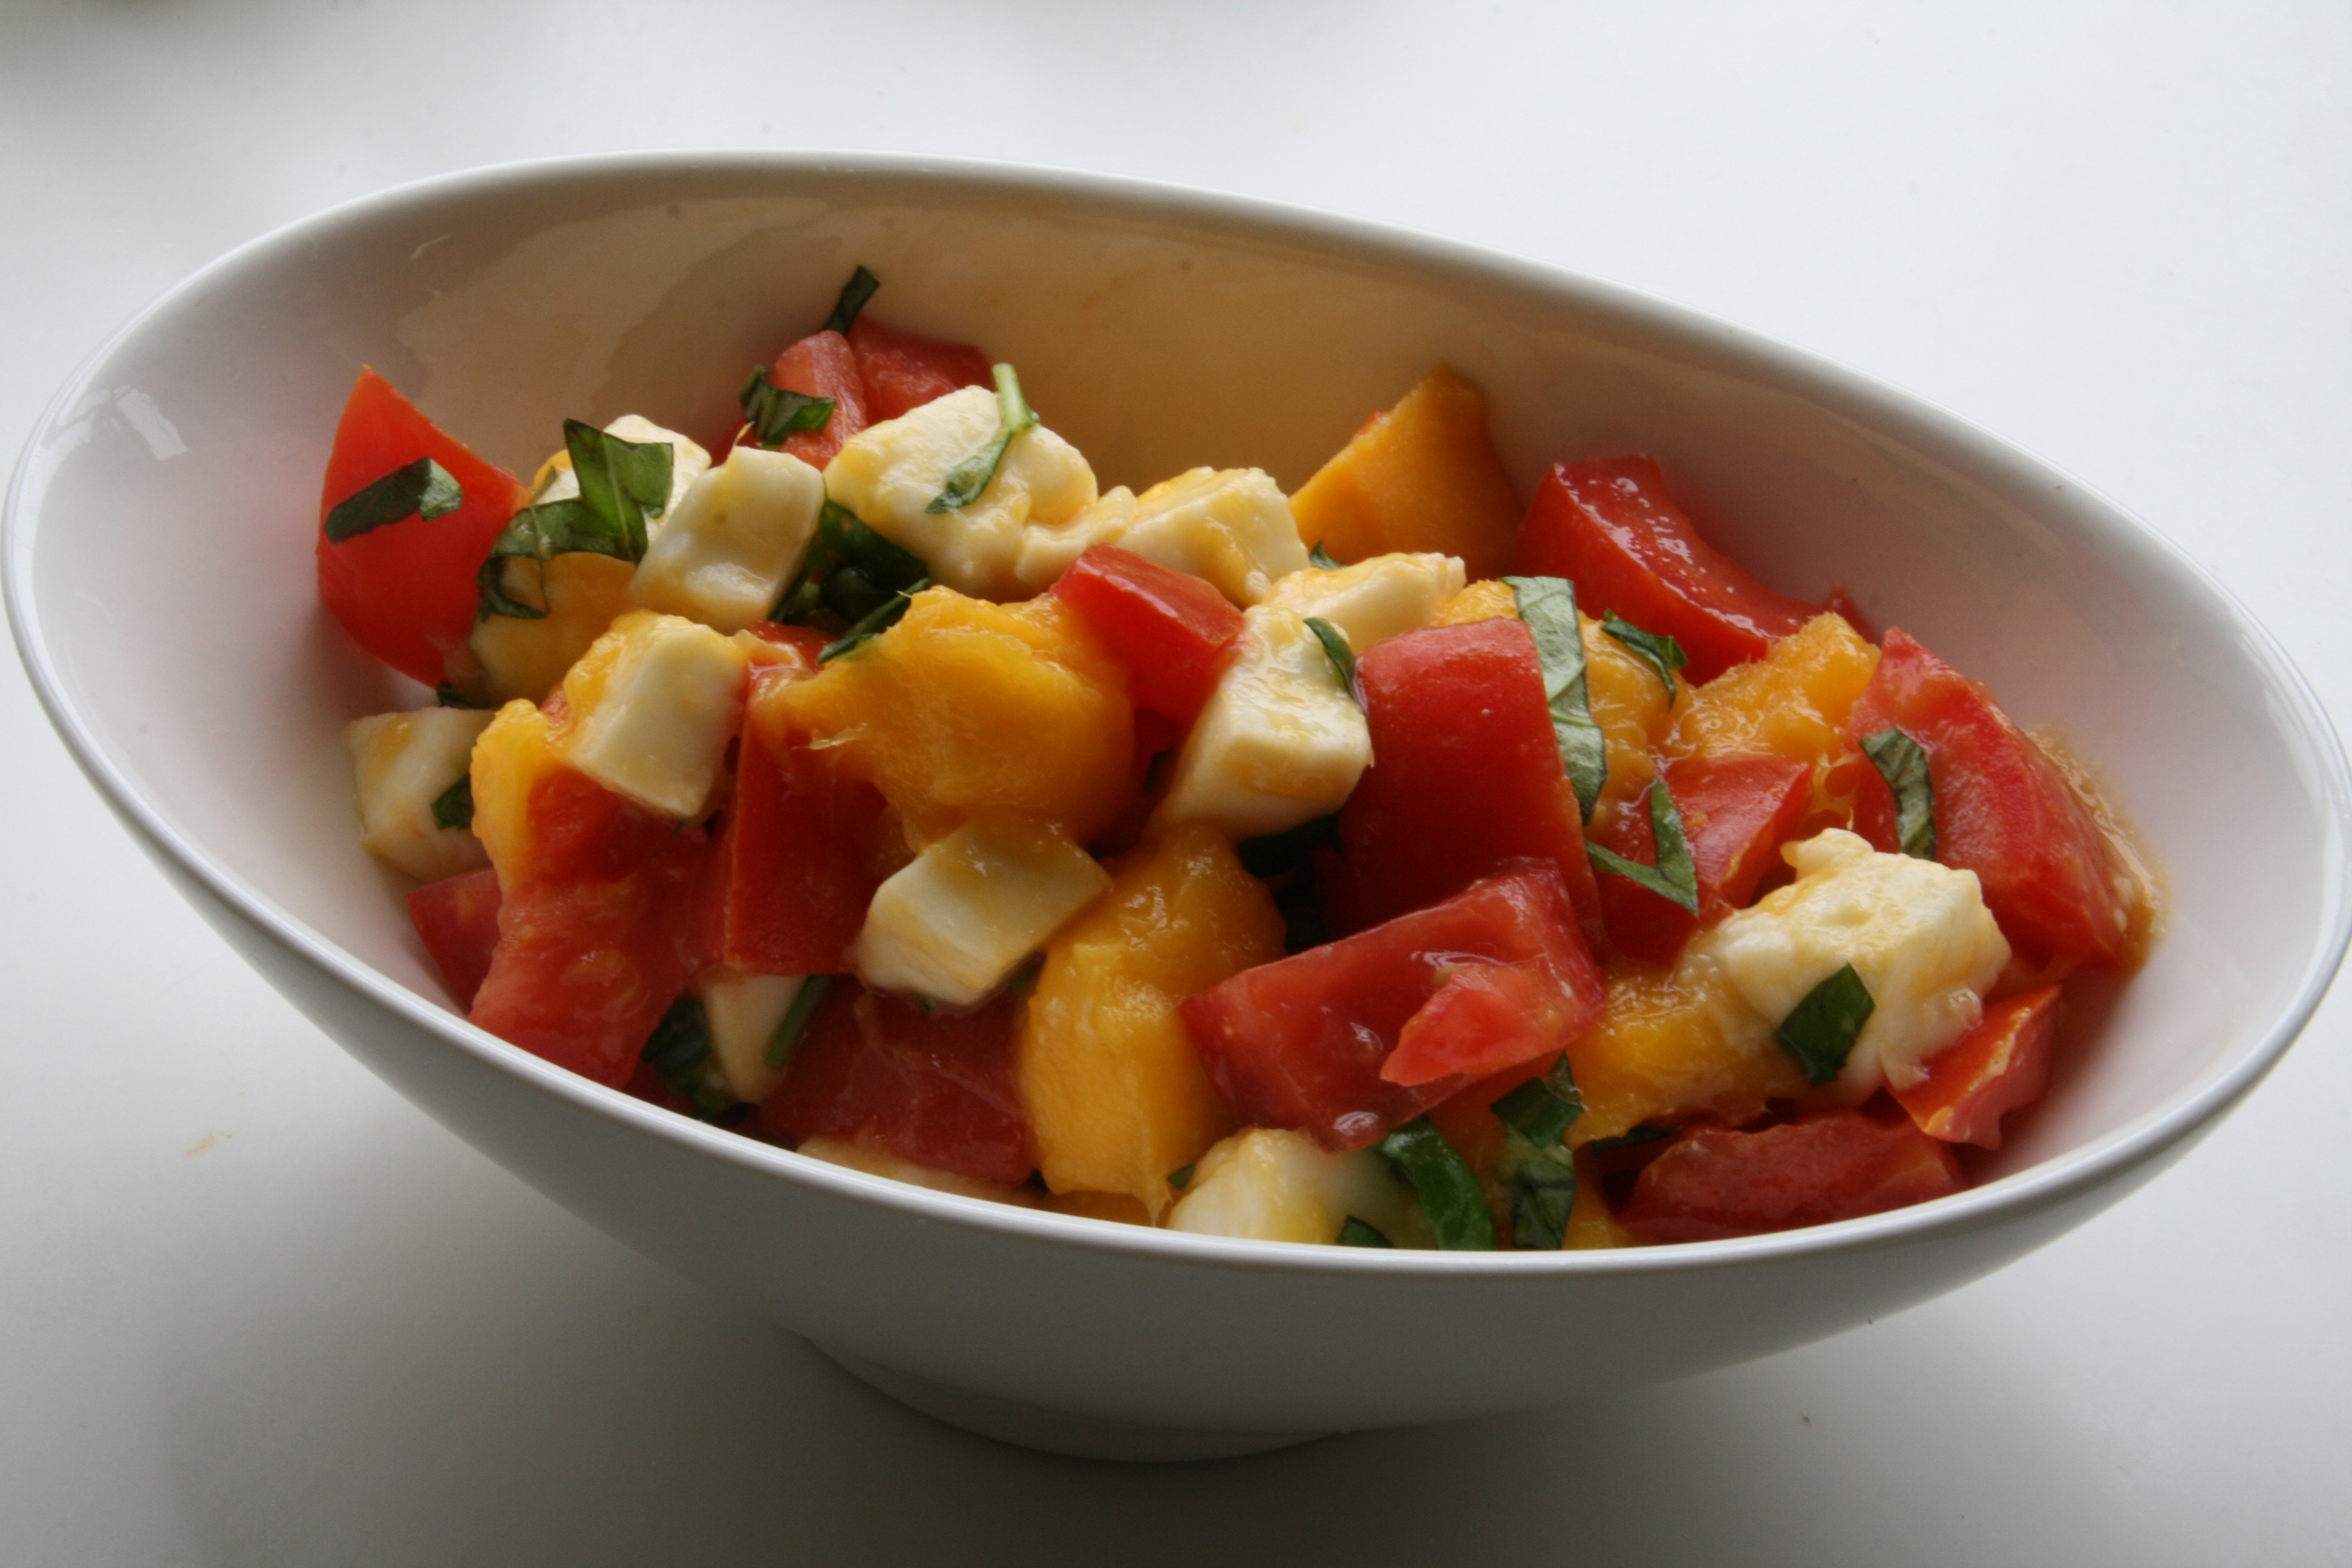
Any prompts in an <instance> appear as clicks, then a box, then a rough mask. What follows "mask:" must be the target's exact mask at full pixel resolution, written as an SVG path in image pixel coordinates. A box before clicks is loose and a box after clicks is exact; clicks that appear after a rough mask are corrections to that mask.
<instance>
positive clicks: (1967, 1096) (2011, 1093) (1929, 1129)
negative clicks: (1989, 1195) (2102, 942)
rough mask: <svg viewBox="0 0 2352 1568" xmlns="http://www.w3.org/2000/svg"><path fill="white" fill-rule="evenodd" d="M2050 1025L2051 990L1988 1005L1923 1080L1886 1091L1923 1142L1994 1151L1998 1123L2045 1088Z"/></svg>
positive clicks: (2053, 1017)
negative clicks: (1980, 1018) (1924, 1136)
mask: <svg viewBox="0 0 2352 1568" xmlns="http://www.w3.org/2000/svg"><path fill="white" fill-rule="evenodd" d="M2057 1026H2058V987H2056V986H2055V985H2044V986H2041V987H2039V988H2037V989H2035V990H2032V991H2026V992H2021V993H2020V994H2017V995H2015V996H2011V997H2007V998H2004V999H2003V1000H2001V1001H1999V1002H1994V1003H1991V1004H1990V1005H1987V1006H1986V1008H1985V1012H1984V1018H1983V1021H1982V1022H1980V1023H1979V1024H1978V1025H1977V1026H1976V1027H1975V1028H1973V1029H1970V1030H1969V1032H1968V1033H1967V1034H1965V1035H1962V1036H1961V1037H1959V1038H1958V1039H1957V1040H1954V1041H1953V1042H1952V1043H1951V1044H1950V1045H1948V1046H1946V1047H1944V1048H1943V1049H1942V1050H1940V1051H1938V1052H1937V1053H1936V1055H1935V1056H1934V1057H1933V1058H1930V1059H1929V1061H1928V1062H1927V1077H1926V1078H1924V1079H1920V1080H1919V1081H1918V1082H1917V1083H1915V1084H1913V1085H1912V1086H1911V1087H1910V1088H1908V1089H1889V1090H1888V1092H1889V1093H1891V1094H1893V1095H1894V1097H1895V1103H1896V1104H1897V1105H1900V1106H1901V1107H1902V1108H1903V1109H1904V1110H1905V1112H1906V1113H1907V1114H1908V1115H1909V1116H1910V1118H1911V1120H1912V1121H1913V1122H1914V1123H1915V1124H1916V1125H1917V1127H1918V1129H1919V1131H1922V1132H1925V1133H1927V1134H1928V1135H1929V1136H1930V1137H1934V1138H1940V1139H1942V1140H1943V1141H1944V1142H1947V1143H1973V1144H1975V1145H1976V1146H1977V1147H1978V1148H1979V1149H1998V1148H2000V1119H2001V1117H2002V1116H2003V1115H2005V1114H2007V1113H2008V1112H2010V1111H2011V1110H2017V1109H2018V1108H2019V1107H2020V1106H2025V1105H2031V1104H2032V1103H2033V1102H2034V1101H2035V1100H2039V1099H2041V1098H2042V1090H2043V1089H2047V1088H2048V1087H2049V1086H2050V1050H2051V1046H2052V1043H2053V1041H2054V1040H2055V1039H2056V1037H2057Z"/></svg>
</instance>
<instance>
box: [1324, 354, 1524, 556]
mask: <svg viewBox="0 0 2352 1568" xmlns="http://www.w3.org/2000/svg"><path fill="white" fill-rule="evenodd" d="M1524 510H1526V509H1525V508H1523V507H1522V506H1520V504H1519V498H1518V493H1517V491H1516V490H1514V489H1512V488H1511V477H1510V476H1509V475H1508V474H1507V473H1505V472H1504V471H1503V459H1502V458H1499V457H1497V456H1496V452H1495V439H1494V437H1493V436H1492V435H1490V434H1489V433H1488V431H1487V428H1486V394H1485V393H1482V392H1480V391H1479V390H1478V389H1477V388H1476V387H1475V386H1473V385H1471V384H1470V383H1468V382H1466V381H1465V380H1463V379H1462V377H1461V376H1460V375H1458V374H1455V373H1454V370H1453V368H1452V367H1451V366H1448V365H1442V364H1441V365H1439V366H1438V367H1437V368H1436V369H1435V370H1433V371H1431V372H1430V373H1429V374H1427V375H1425V376H1423V378H1422V381H1421V384H1420V385H1418V386H1416V387H1414V388H1413V389H1412V391H1411V392H1408V393H1406V394H1405V395H1404V396H1403V398H1402V400H1401V401H1399V402H1398V404H1397V405H1396V406H1395V407H1394V408H1391V409H1390V410H1389V411H1388V412H1387V413H1386V414H1381V415H1376V416H1373V418H1372V421H1371V422H1370V424H1368V425H1366V426H1364V427H1363V428H1362V429H1360V430H1359V431H1357V432H1356V436H1355V438H1354V439H1353V440H1351V441H1349V443H1348V444H1347V445H1346V446H1345V447H1341V448H1340V449H1339V453H1338V455H1337V456H1335V457H1334V458H1332V459H1331V460H1330V461H1329V462H1328V463H1326V464H1324V465H1323V467H1322V468H1319V469H1318V470H1316V474H1315V477H1314V478H1313V479H1308V480H1307V483H1306V484H1305V485H1304V486H1302V487H1301V488H1300V489H1299V491H1298V493H1297V494H1296V495H1294V496H1292V497H1291V498H1290V513H1291V515H1292V516H1293V517H1295V518H1297V520H1298V537H1299V538H1301V539H1303V540H1306V541H1307V542H1308V543H1310V544H1313V543H1317V542H1320V543H1321V544H1322V546H1323V548H1324V549H1325V550H1327V551H1328V552H1330V553H1331V554H1332V555H1334V556H1336V557H1338V558H1339V560H1341V561H1363V560H1366V559H1369V558H1370V557H1371V556H1374V555H1386V554H1388V553H1390V552H1394V551H1432V550H1433V551H1437V552H1441V553H1443V554H1446V555H1458V556H1460V557H1461V558H1462V564H1463V565H1464V566H1465V568H1466V569H1467V570H1468V571H1469V574H1470V575H1471V576H1473V577H1492V576H1494V575H1495V574H1497V573H1499V572H1501V571H1503V570H1504V569H1505V568H1506V567H1507V566H1508V565H1509V564H1510V559H1511V543H1512V541H1513V540H1514V539H1516V538H1517V535H1518V531H1519V517H1520V514H1521V513H1522V512H1523V511H1524Z"/></svg>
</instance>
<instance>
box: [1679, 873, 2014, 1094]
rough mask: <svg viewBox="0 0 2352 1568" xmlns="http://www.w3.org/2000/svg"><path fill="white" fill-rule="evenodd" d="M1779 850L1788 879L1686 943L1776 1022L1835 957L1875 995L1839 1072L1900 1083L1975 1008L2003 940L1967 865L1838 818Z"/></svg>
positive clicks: (1850, 1085) (1908, 1081) (1846, 1083)
mask: <svg viewBox="0 0 2352 1568" xmlns="http://www.w3.org/2000/svg"><path fill="white" fill-rule="evenodd" d="M1781 853H1782V854H1783V855H1784V856H1785V857H1786V858H1787V859H1788V862H1789V864H1790V865H1791V866H1793V867H1794V868H1796V871H1797V879H1796V880H1795V881H1794V882H1792V883H1790V885H1789V886H1787V887H1785V888H1781V889H1777V890H1775V891H1773V892H1771V893H1769V894H1767V895H1765V897H1764V898H1763V899H1762V900H1759V902H1758V903H1757V904H1756V905H1755V906H1754V907H1752V908H1750V909H1746V910H1740V911H1738V913H1736V914H1733V915H1730V916H1728V917H1727V918H1726V919H1725V920H1724V921H1723V923H1722V924H1720V925H1718V926H1717V927H1716V928H1715V929H1714V930H1713V931H1709V932H1707V933H1706V935H1704V936H1703V937H1701V938H1699V940H1698V941H1697V942H1695V943H1694V944H1693V946H1694V948H1695V949H1697V950H1699V951H1700V952H1704V953H1705V954H1706V955H1707V956H1709V957H1711V958H1712V959H1713V960H1714V962H1715V963H1717V964H1718V965H1719V966H1720V968H1721V970H1722V973H1723V974H1724V976H1725V978H1726V979H1727V980H1728V981H1729V982H1730V984H1731V986H1732V988H1733V989H1734V990H1736V991H1737V992H1738V994H1739V995H1740V997H1741V999H1742V1000H1744V1001H1745V1002H1746V1003H1747V1004H1748V1006H1750V1007H1752V1008H1753V1009H1755V1011H1756V1012H1757V1013H1758V1014H1759V1015H1760V1016H1762V1017H1763V1018H1764V1019H1765V1020H1766V1021H1767V1022H1768V1023H1769V1024H1770V1025H1772V1026H1775V1027H1777V1026H1779V1025H1780V1021H1781V1020H1783V1019H1785V1018H1787V1017H1788V1016H1789V1015H1790V1013H1791V1012H1793V1011H1794V1010H1795V1008H1796V1006H1797V1004H1798V1003H1800V1002H1801V1001H1803V1000H1804V998H1805V996H1806V995H1807V994H1809V993H1810V992H1811V990H1812V989H1813V987H1815V986H1816V985H1819V984H1821V983H1822V981H1824V980H1826V979H1828V978H1829V977H1830V976H1831V975H1832V974H1834V973H1837V971H1838V969H1839V968H1840V967H1841V966H1842V965H1844V964H1847V963H1851V964H1853V968H1854V973H1857V974H1859V975H1861V976H1862V982H1863V984H1864V985H1865V986H1867V987H1868V988H1869V990H1870V995H1871V1000H1872V1002H1873V1003H1874V1007H1873V1008H1872V1011H1871V1015H1870V1018H1869V1021H1868V1022H1867V1023H1865V1024H1864V1026H1863V1028H1862V1033H1861V1035H1860V1036H1859V1037H1857V1038H1856V1039H1855V1041H1854V1045H1853V1054H1852V1055H1850V1056H1848V1057H1847V1058H1846V1064H1845V1070H1844V1071H1843V1073H1841V1074H1840V1075H1839V1078H1838V1084H1839V1087H1840V1089H1841V1090H1842V1091H1843V1093H1844V1094H1846V1095H1847V1096H1850V1097H1851V1098H1852V1099H1853V1100H1862V1099H1864V1098H1866V1097H1868V1096H1869V1095H1870V1094H1871V1093H1872V1092H1874V1090H1875V1089H1878V1087H1879V1086H1880V1085H1881V1084H1882V1083H1886V1084H1891V1085H1893V1086H1894V1087H1895V1088H1896V1089H1908V1088H1910V1087H1911V1086H1912V1085H1913V1084H1916V1083H1917V1082H1918V1081H1919V1080H1920V1079H1922V1078H1923V1077H1925V1076H1926V1069H1925V1067H1924V1065H1923V1064H1925V1063H1926V1062H1927V1060H1928V1058H1932V1057H1933V1056H1935V1055H1936V1053H1937V1052H1938V1051H1940V1050H1942V1049H1943V1048H1944V1047H1946V1046H1948V1045H1950V1044H1951V1043H1952V1042H1953V1041H1954V1040H1955V1039H1958V1037H1960V1035H1961V1034H1963V1033H1964V1032H1966V1031H1967V1030H1968V1029H1969V1027H1970V1026H1973V1025H1974V1024H1975V1023H1976V1022H1977V1020H1978V1019H1979V1017H1981V1016H1983V1010H1984V1009H1983V998H1984V994H1985V992H1986V990H1987V989H1989V988H1990V986H1991V984H1992V983H1993V981H1994V979H1995V978H1996V977H1997V976H1999V974H2000V971H2001V966H2002V965H2003V964H2006V963H2008V962H2009V943H2008V942H2006V941H2005V940H2004V939H2003V938H2002V936H2001V934H2000V926H1999V925H1997V924H1995V923H1994V921H1993V918H1992V915H1991V913H1990V911H1989V910H1986V908H1985V906H1984V898H1983V896H1982V893H1981V891H1980V890H1979V887H1978V884H1977V877H1976V873H1975V872H1973V871H1957V870H1954V869H1952V868H1950V867H1948V866H1939V865H1937V863H1936V862H1934V861H1932V860H1921V859H1916V858H1913V857H1911V856H1908V855H1888V854H1882V853H1880V852H1879V851H1877V850H1874V849H1873V848H1872V847H1870V845H1869V843H1868V842H1867V841H1866V840H1864V839H1862V838H1860V837H1856V836H1854V835H1853V834H1851V833H1848V832H1845V831H1844V830H1843V829H1842V828H1830V829H1828V830H1827V831H1825V832H1822V833H1821V834H1819V835H1817V836H1816V837H1812V838H1810V839H1807V840H1806V841H1805V842H1803V843H1801V844H1792V845H1790V846H1788V847H1786V848H1785V849H1783V850H1782V851H1781Z"/></svg>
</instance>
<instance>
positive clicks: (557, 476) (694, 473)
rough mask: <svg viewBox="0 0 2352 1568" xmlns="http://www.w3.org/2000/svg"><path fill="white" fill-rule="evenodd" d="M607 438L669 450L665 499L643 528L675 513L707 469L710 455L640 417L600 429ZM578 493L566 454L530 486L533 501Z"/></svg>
mask: <svg viewBox="0 0 2352 1568" xmlns="http://www.w3.org/2000/svg"><path fill="white" fill-rule="evenodd" d="M604 434H605V435H607V436H618V437H620V438H621V439H622V440H624V441H631V442H635V444H636V445H638V446H640V447H650V446H657V445H661V444H665V443H667V446H668V447H669V499H668V500H666V501H664V502H663V503H662V510H661V511H660V513H659V514H658V515H657V516H656V517H655V518H654V519H653V520H652V521H650V522H648V524H647V525H646V526H647V527H648V528H649V529H653V530H658V529H659V528H660V526H661V519H662V518H664V517H667V516H668V515H669V514H670V513H671V512H673V511H676V510H677V503H678V502H679V501H681V500H685V499H686V492H687V488H688V486H690V485H692V484H693V483H694V481H695V480H696V479H700V478H701V477H702V474H703V471H704V470H705V469H707V468H709V467H710V454H709V452H706V451H704V450H703V449H702V447H701V444H700V443H698V441H696V440H695V439H694V437H691V436H681V435H679V434H678V433H677V431H675V430H665V429H664V428H662V427H661V426H658V425H656V424H655V423H654V422H653V421H652V420H650V419H648V418H646V416H644V415H642V414H624V415H622V416H620V417H619V418H618V419H615V420H614V421H613V422H612V423H611V424H610V425H607V426H604ZM579 493H580V476H579V475H577V474H575V473H573V472H572V454H571V452H570V451H568V450H567V451H562V452H558V453H556V454H555V455H554V456H553V457H551V458H548V459H547V461H546V462H544V463H541V465H540V466H539V473H538V475H537V476H536V479H535V482H534V483H533V484H532V486H531V496H530V499H531V500H533V501H534V502H537V501H550V500H571V499H572V497H574V496H576V495H578V494H579Z"/></svg>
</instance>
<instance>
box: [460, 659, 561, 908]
mask: <svg viewBox="0 0 2352 1568" xmlns="http://www.w3.org/2000/svg"><path fill="white" fill-rule="evenodd" d="M561 740H562V737H561V736H560V735H558V733H557V732H556V727H555V722H554V721H552V720H551V719H550V718H548V716H547V715H546V714H545V713H542V712H541V711H540V710H539V707H538V705H537V704H536V703H532V702H529V701H525V700H522V699H520V698H517V699H516V700H514V701H512V702H509V703H508V704H507V705H506V706H505V707H503V708H501V709H499V712H498V717H497V718H495V719H492V720H491V721H490V725H489V728H488V729H487V730H484V731H482V734H481V738H480V739H479V740H478V741H476V742H474V757H473V763H472V768H471V773H470V777H471V779H472V781H473V790H474V836H475V837H478V838H479V839H480V840H481V841H482V847H483V848H484V849H486V850H488V852H489V857H490V864H491V865H492V866H494V867H496V868H498V873H499V886H500V887H501V888H511V887H513V886H514V879H515V876H516V873H517V872H519V871H520V869H521V868H522V867H523V866H525V865H527V864H528V863H529V862H530V792H531V790H532V789H533V788H534V787H535V786H536V785H537V784H538V783H539V781H540V780H541V779H542V778H545V777H546V776H547V775H548V774H549V773H552V772H554V771H555V770H556V769H557V768H559V767H562V765H563V761H562V746H561V744H560V742H561Z"/></svg>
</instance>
